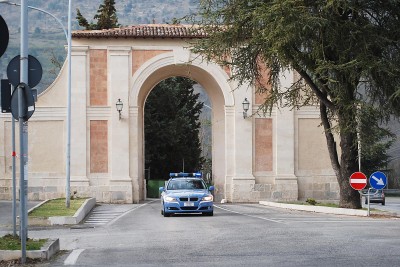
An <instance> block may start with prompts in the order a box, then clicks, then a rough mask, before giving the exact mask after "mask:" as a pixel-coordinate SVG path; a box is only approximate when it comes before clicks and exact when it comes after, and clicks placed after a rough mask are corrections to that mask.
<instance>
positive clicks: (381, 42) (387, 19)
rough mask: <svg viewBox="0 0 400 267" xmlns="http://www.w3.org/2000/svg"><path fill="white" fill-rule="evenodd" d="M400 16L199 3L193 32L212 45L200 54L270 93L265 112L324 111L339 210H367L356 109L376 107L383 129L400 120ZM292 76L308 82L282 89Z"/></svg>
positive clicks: (359, 8) (329, 7) (315, 5)
mask: <svg viewBox="0 0 400 267" xmlns="http://www.w3.org/2000/svg"><path fill="white" fill-rule="evenodd" d="M399 14H400V5H399V3H398V1H376V0H363V1H349V0H341V1H304V0H281V1H274V0H255V1H247V0H235V1H224V0H213V1H200V7H199V11H198V13H197V14H195V15H194V16H193V24H194V25H197V27H196V30H202V31H204V32H205V33H206V34H207V38H203V39H201V40H199V42H198V43H197V44H195V47H194V49H193V52H197V53H201V54H203V55H204V56H205V57H206V58H207V59H209V60H213V61H214V62H215V61H217V62H218V63H220V64H221V65H230V66H231V67H232V68H233V69H234V70H235V72H234V73H233V75H234V76H233V77H232V78H233V79H235V80H237V82H238V84H243V83H253V85H255V86H257V88H258V91H259V92H260V93H266V92H267V93H268V97H267V98H266V99H265V102H264V103H263V104H262V105H261V106H260V107H261V109H262V111H264V112H271V111H272V109H273V108H274V107H276V106H278V107H279V106H286V107H292V108H300V107H302V106H307V105H310V104H319V110H320V117H321V123H322V126H323V127H324V133H325V138H326V142H327V148H328V152H329V156H330V161H331V165H332V169H333V171H334V172H335V175H336V177H337V181H338V184H339V188H340V192H339V195H340V202H339V205H340V207H343V208H361V201H360V195H359V193H358V192H357V191H356V190H354V189H352V188H351V187H350V184H349V177H350V175H351V174H352V173H353V172H355V171H357V170H358V164H357V154H358V153H357V152H358V151H357V132H356V129H357V116H358V114H357V108H356V107H357V106H365V105H369V106H370V107H371V108H373V109H375V111H376V112H377V113H376V118H378V119H379V120H382V121H388V120H389V119H390V118H392V117H391V115H396V116H399V115H400V108H399V107H400V105H399V104H400V86H399V84H400V28H399V25H400V17H399ZM227 59H228V60H227ZM266 68H267V69H268V70H269V73H268V74H269V75H268V76H269V77H268V78H269V82H268V83H264V82H263V78H264V77H265V76H266V75H265V69H266ZM286 70H295V71H296V72H297V73H298V74H299V75H300V77H301V80H300V81H298V82H295V83H293V84H292V86H290V87H289V88H284V89H283V88H281V84H280V83H279V80H280V75H282V72H283V71H286ZM304 84H306V85H307V86H304ZM375 122H376V120H375V121H374V123H375ZM337 144H338V145H339V146H340V150H339V149H337ZM315 157H318V155H315Z"/></svg>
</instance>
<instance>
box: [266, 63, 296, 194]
mask: <svg viewBox="0 0 400 267" xmlns="http://www.w3.org/2000/svg"><path fill="white" fill-rule="evenodd" d="M280 81H281V86H282V87H283V88H288V87H289V86H290V85H291V84H292V82H293V73H291V72H289V71H286V72H285V73H283V74H282V75H281V77H280ZM274 135H275V140H276V143H275V145H276V147H275V153H276V155H275V157H276V161H275V162H276V166H275V169H276V178H275V184H274V185H273V188H272V195H271V198H272V199H283V200H297V198H298V184H297V177H296V175H295V172H294V171H295V166H294V159H295V158H294V155H295V149H294V142H295V129H294V111H293V110H291V109H290V108H286V107H285V108H281V109H279V110H277V113H276V128H275V131H274Z"/></svg>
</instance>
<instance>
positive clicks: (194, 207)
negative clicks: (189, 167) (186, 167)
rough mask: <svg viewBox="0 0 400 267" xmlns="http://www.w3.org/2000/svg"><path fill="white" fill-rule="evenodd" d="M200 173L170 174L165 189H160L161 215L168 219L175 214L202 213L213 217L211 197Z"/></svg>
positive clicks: (210, 189) (209, 189) (212, 188)
mask: <svg viewBox="0 0 400 267" xmlns="http://www.w3.org/2000/svg"><path fill="white" fill-rule="evenodd" d="M213 190H214V186H210V187H207V185H206V183H205V182H204V180H203V179H202V178H201V173H182V172H180V173H170V179H169V180H168V182H167V183H166V186H165V187H160V192H161V214H162V215H164V217H169V216H170V215H172V214H175V213H202V214H203V215H208V216H213V215H214V209H213V199H214V198H213V195H212V194H211V192H210V191H213Z"/></svg>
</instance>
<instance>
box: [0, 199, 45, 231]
mask: <svg viewBox="0 0 400 267" xmlns="http://www.w3.org/2000/svg"><path fill="white" fill-rule="evenodd" d="M40 202H41V201H28V203H27V206H28V207H27V208H28V210H29V209H30V208H32V207H34V206H36V205H37V204H39V203H40ZM16 211H17V216H19V201H17V207H16ZM12 229H13V219H12V201H11V200H0V231H3V230H4V231H12Z"/></svg>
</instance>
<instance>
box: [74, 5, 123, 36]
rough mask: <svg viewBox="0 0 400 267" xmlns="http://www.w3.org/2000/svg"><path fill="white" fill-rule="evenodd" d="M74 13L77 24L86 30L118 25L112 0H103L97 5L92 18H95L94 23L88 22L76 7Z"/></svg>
mask: <svg viewBox="0 0 400 267" xmlns="http://www.w3.org/2000/svg"><path fill="white" fill-rule="evenodd" d="M76 14H77V15H76V19H77V20H78V23H79V26H82V27H85V29H86V30H102V29H111V28H117V27H119V26H120V24H118V17H117V11H116V9H115V1H114V0H104V2H103V4H101V5H100V6H99V9H98V10H97V14H96V15H95V16H94V19H96V20H97V23H96V24H95V23H89V22H88V21H87V19H86V18H85V17H83V15H82V14H81V12H80V10H79V9H78V8H77V9H76Z"/></svg>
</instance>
